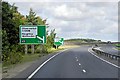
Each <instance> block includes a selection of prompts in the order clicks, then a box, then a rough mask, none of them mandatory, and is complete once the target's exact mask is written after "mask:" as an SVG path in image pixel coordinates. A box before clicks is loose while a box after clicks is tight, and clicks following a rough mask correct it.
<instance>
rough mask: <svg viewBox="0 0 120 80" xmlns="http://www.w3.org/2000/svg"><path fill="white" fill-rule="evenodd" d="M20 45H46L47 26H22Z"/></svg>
mask: <svg viewBox="0 0 120 80" xmlns="http://www.w3.org/2000/svg"><path fill="white" fill-rule="evenodd" d="M19 37H20V44H44V43H46V26H45V25H20V29H19Z"/></svg>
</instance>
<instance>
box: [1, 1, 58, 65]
mask: <svg viewBox="0 0 120 80" xmlns="http://www.w3.org/2000/svg"><path fill="white" fill-rule="evenodd" d="M46 21H47V19H42V18H41V17H40V16H37V15H36V13H35V12H34V11H33V9H32V8H30V11H29V14H28V15H26V16H25V15H22V14H21V13H20V12H19V11H18V7H17V6H15V4H13V5H10V4H9V3H8V2H4V1H3V2H2V61H3V62H4V63H6V64H16V63H18V62H20V61H21V60H22V56H23V55H25V45H21V44H19V26H20V25H46V24H47V23H46ZM49 32H50V34H48V33H49ZM46 33H47V35H46V36H47V42H46V44H45V45H41V47H42V49H41V50H37V48H38V47H39V45H27V47H28V52H30V48H31V47H33V48H34V49H35V53H37V52H38V53H48V49H50V48H52V47H54V38H55V36H56V33H55V29H53V30H51V31H46Z"/></svg>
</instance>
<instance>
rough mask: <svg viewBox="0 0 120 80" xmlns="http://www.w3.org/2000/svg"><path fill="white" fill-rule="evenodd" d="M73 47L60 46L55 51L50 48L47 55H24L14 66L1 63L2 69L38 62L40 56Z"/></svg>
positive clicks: (72, 46)
mask: <svg viewBox="0 0 120 80" xmlns="http://www.w3.org/2000/svg"><path fill="white" fill-rule="evenodd" d="M74 47H78V46H76V45H63V46H60V47H59V48H58V49H55V48H50V49H48V53H34V54H30V53H29V54H26V55H22V60H21V61H20V62H18V63H16V64H6V63H3V66H2V67H7V68H11V67H12V68H13V67H15V66H16V65H18V64H23V63H27V62H32V61H35V60H38V59H39V58H40V57H42V56H45V55H47V54H52V53H54V52H58V51H60V50H64V49H68V48H74Z"/></svg>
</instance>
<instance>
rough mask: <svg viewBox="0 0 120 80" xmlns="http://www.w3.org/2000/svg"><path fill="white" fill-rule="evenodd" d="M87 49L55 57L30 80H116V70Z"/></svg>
mask: <svg viewBox="0 0 120 80" xmlns="http://www.w3.org/2000/svg"><path fill="white" fill-rule="evenodd" d="M88 48H89V47H87V46H82V47H79V48H74V49H70V50H67V51H65V52H63V53H61V54H59V55H57V56H56V57H55V58H54V59H52V60H50V61H49V62H48V63H46V64H45V65H44V66H43V67H42V68H41V69H40V70H39V71H38V72H37V73H36V74H35V75H34V76H33V77H32V78H117V77H118V68H116V67H114V66H112V65H110V64H108V63H106V62H103V61H102V60H100V59H98V58H96V57H95V56H93V55H91V54H90V53H89V52H88ZM76 58H77V59H78V60H77V59H76Z"/></svg>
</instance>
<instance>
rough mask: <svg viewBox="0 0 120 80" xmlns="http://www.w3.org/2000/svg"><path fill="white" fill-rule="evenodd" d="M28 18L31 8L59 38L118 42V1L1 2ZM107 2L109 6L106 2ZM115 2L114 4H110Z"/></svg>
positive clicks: (9, 0) (26, 0)
mask: <svg viewBox="0 0 120 80" xmlns="http://www.w3.org/2000/svg"><path fill="white" fill-rule="evenodd" d="M4 1H8V2H9V3H11V4H13V3H15V5H16V6H17V7H18V10H19V11H20V12H21V13H22V14H24V15H28V12H29V9H30V8H33V11H35V12H36V14H37V15H39V16H40V17H41V18H43V19H46V18H47V23H48V24H49V26H50V27H49V30H51V29H54V28H55V29H56V33H57V36H58V37H64V38H65V39H70V38H92V39H100V40H103V41H108V40H110V41H118V0H76V1H73V0H69V1H68V0H66V1H64V0H61V1H59V2H58V0H44V2H43V0H37V1H35V0H24V1H22V0H21V2H20V0H4ZM108 1H109V2H108ZM113 1H114V2H113Z"/></svg>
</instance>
